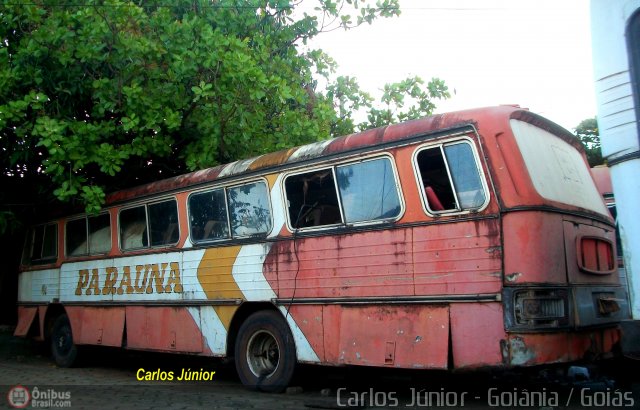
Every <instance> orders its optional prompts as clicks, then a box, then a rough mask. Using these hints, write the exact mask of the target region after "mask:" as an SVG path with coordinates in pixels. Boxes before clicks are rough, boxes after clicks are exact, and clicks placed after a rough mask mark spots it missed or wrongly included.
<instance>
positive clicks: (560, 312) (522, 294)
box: [513, 289, 569, 328]
mask: <svg viewBox="0 0 640 410" xmlns="http://www.w3.org/2000/svg"><path fill="white" fill-rule="evenodd" d="M513 307H514V316H515V324H516V325H517V326H533V327H552V328H553V327H560V326H564V325H567V324H568V322H569V315H568V313H569V304H568V297H567V292H566V290H564V289H527V290H520V291H516V292H514V305H513Z"/></svg>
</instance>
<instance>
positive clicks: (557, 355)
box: [503, 328, 620, 366]
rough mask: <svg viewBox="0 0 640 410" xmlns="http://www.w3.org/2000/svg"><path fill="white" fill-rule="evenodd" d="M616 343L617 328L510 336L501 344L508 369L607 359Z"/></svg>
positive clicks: (618, 335) (617, 338)
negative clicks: (602, 357)
mask: <svg viewBox="0 0 640 410" xmlns="http://www.w3.org/2000/svg"><path fill="white" fill-rule="evenodd" d="M619 339H620V332H619V330H618V329H617V328H609V329H597V330H591V331H579V332H562V333H540V334H511V335H509V336H508V338H507V339H506V340H505V343H504V344H503V356H504V357H505V359H506V363H507V364H509V365H511V366H533V365H538V364H548V363H564V362H570V361H576V360H581V359H584V358H594V357H599V356H601V355H603V354H605V355H606V354H608V353H609V352H611V350H612V348H613V345H614V344H615V343H617V342H618V341H619Z"/></svg>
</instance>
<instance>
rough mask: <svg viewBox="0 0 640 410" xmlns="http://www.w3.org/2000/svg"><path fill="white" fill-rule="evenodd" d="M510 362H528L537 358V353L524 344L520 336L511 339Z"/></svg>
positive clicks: (516, 363) (515, 363)
mask: <svg viewBox="0 0 640 410" xmlns="http://www.w3.org/2000/svg"><path fill="white" fill-rule="evenodd" d="M509 355H510V362H511V364H512V365H514V366H518V365H523V364H527V363H528V362H529V361H532V360H534V359H535V358H536V354H535V353H534V352H533V351H532V350H530V349H529V348H528V347H527V345H525V344H524V340H522V338H520V337H513V338H511V339H509Z"/></svg>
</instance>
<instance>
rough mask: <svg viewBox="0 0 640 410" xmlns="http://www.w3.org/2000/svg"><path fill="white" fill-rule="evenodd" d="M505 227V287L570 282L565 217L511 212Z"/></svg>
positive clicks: (505, 221)
mask: <svg viewBox="0 0 640 410" xmlns="http://www.w3.org/2000/svg"><path fill="white" fill-rule="evenodd" d="M502 226H503V234H504V275H505V284H516V283H518V284H520V283H556V284H564V283H566V282H567V275H566V271H567V267H566V263H565V254H564V252H565V249H564V239H563V237H564V234H563V231H562V215H560V214H551V213H545V212H514V213H508V214H505V215H504V216H503V223H502ZM574 263H575V262H574Z"/></svg>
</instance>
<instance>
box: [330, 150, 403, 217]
mask: <svg viewBox="0 0 640 410" xmlns="http://www.w3.org/2000/svg"><path fill="white" fill-rule="evenodd" d="M336 176H337V178H338V187H339V188H340V199H341V201H342V207H343V209H344V217H345V220H346V222H347V223H356V222H364V221H378V220H385V219H393V218H396V217H398V215H399V214H400V210H401V206H400V196H399V194H398V188H397V186H396V180H395V177H394V173H393V169H392V167H391V161H390V160H389V158H376V159H373V160H368V161H364V162H357V163H355V164H348V165H341V166H338V167H337V169H336Z"/></svg>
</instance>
